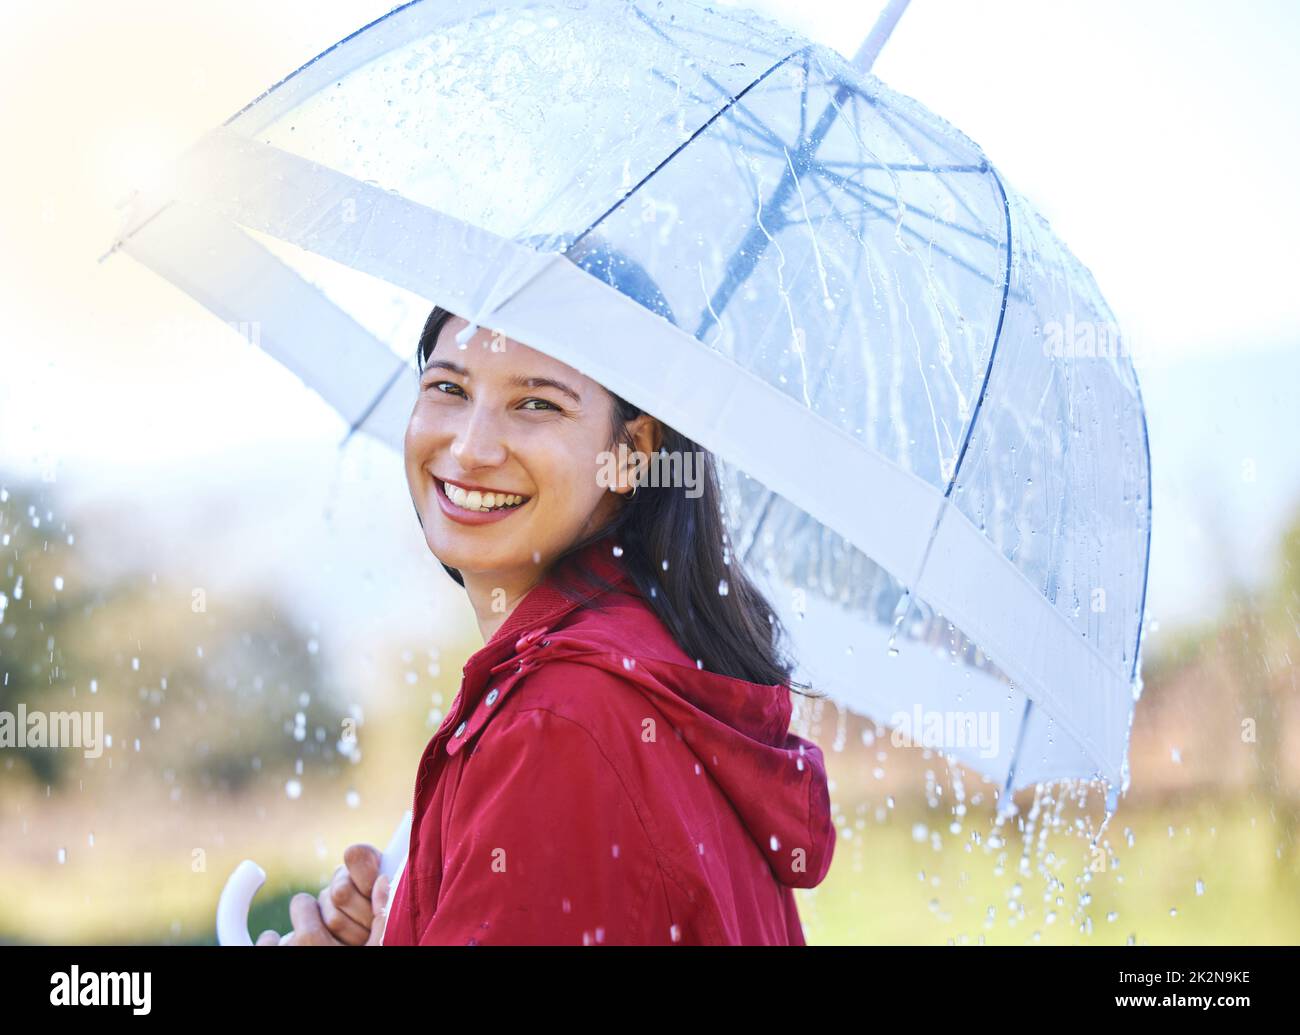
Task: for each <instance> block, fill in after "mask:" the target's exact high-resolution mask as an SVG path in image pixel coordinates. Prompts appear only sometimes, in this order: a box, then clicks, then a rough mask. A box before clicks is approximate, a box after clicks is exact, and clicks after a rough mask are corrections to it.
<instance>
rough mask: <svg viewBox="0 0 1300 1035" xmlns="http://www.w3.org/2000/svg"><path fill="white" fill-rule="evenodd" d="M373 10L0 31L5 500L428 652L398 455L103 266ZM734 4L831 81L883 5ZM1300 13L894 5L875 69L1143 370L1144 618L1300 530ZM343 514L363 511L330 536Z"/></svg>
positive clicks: (87, 15) (426, 614)
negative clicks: (1034, 222) (948, 127)
mask: <svg viewBox="0 0 1300 1035" xmlns="http://www.w3.org/2000/svg"><path fill="white" fill-rule="evenodd" d="M392 6H394V5H393V4H392V3H389V2H382V0H381V2H367V0H310V2H308V0H276V2H275V3H266V2H264V0H258V2H253V0H228V2H225V3H222V4H220V5H216V4H199V3H191V4H176V3H174V2H171V0H168V2H163V0H156V2H145V0H134V2H133V0H122V2H119V3H115V4H113V5H98V4H92V3H90V2H89V0H83V2H79V3H70V2H57V0H56V2H43V3H41V4H32V5H26V6H22V7H16V6H15V7H9V8H7V9H6V12H5V31H4V33H3V34H0V90H3V93H4V96H5V97H6V103H5V105H4V106H3V109H2V110H0V133H2V134H3V135H2V137H0V139H3V140H4V141H5V144H6V148H5V149H6V152H7V157H6V161H5V162H3V163H0V187H2V189H3V196H4V198H5V202H6V203H5V204H4V205H3V206H0V225H2V226H3V233H2V234H0V241H2V242H3V244H2V251H0V306H2V307H3V308H2V310H0V311H3V313H4V324H3V331H2V333H0V371H2V373H0V472H3V471H4V470H11V471H19V472H23V473H27V474H34V475H37V476H39V475H40V474H41V472H46V473H47V474H51V475H52V476H53V477H54V478H55V479H56V481H57V483H58V487H59V488H60V489H61V490H63V491H65V492H67V493H68V494H69V495H70V497H71V498H74V499H77V500H80V501H85V502H95V503H96V505H99V506H104V507H116V508H122V509H123V510H124V512H127V513H133V514H134V520H136V521H137V522H138V525H137V527H138V528H139V541H138V542H135V543H131V544H123V546H124V547H127V548H129V547H134V551H133V550H132V549H123V550H121V551H119V553H120V556H121V558H125V557H127V556H129V555H131V554H132V553H133V552H135V553H138V552H139V551H140V550H147V551H148V553H147V556H148V558H149V560H150V562H151V563H154V564H156V565H159V566H161V565H164V564H170V565H173V566H175V565H182V566H184V565H198V564H200V563H201V555H207V556H209V557H210V558H211V557H218V556H219V557H221V558H223V562H222V564H221V565H220V567H221V568H222V569H223V572H224V575H225V576H226V577H230V576H231V575H232V572H231V571H230V570H229V569H230V565H229V563H227V561H228V559H229V558H230V557H231V556H232V552H231V551H235V552H234V554H233V555H234V556H237V557H238V558H239V559H240V560H242V561H243V562H244V567H245V568H246V569H247V570H246V571H245V572H244V573H243V574H245V575H247V574H249V573H253V574H256V575H257V576H259V577H265V578H270V579H273V580H275V581H276V582H277V583H281V584H283V585H285V586H286V587H288V591H290V592H292V593H294V594H295V595H297V596H299V597H300V598H301V599H303V600H304V601H307V602H308V604H309V605H310V608H312V609H315V610H316V611H319V612H320V619H321V620H322V621H325V622H329V621H331V620H333V621H335V622H336V624H339V626H340V627H346V628H351V629H353V630H355V629H356V628H357V625H356V623H357V621H358V620H359V618H360V617H367V618H369V619H370V620H375V621H388V620H389V618H388V615H387V613H389V612H391V611H392V607H391V606H390V605H391V602H392V601H393V600H400V601H413V600H414V601H422V602H423V606H422V608H415V609H413V610H407V609H405V608H402V609H401V610H402V613H403V614H404V615H406V616H408V617H409V618H411V620H412V621H413V622H414V623H415V625H416V627H420V626H423V627H426V628H427V624H426V623H427V622H429V621H431V620H438V619H437V616H438V615H439V614H441V613H442V612H441V611H439V608H440V607H442V606H443V604H445V601H446V599H447V593H448V592H449V591H455V592H459V591H456V590H455V587H454V586H452V584H451V583H450V582H449V581H448V580H446V579H445V578H443V577H442V575H441V572H440V571H437V570H435V569H434V568H433V566H432V564H431V563H430V558H429V557H428V554H427V551H424V550H423V545H422V540H421V539H420V537H419V531H418V527H417V525H416V522H415V520H414V514H413V512H412V510H411V509H410V500H409V497H408V496H407V493H406V488H405V481H404V475H403V473H402V468H401V464H400V462H399V459H398V458H397V457H396V456H394V455H390V454H385V453H384V452H383V450H382V449H379V448H377V447H374V446H373V444H371V443H369V442H368V441H360V440H358V441H355V442H353V443H351V444H349V446H348V447H347V450H346V451H345V453H344V454H342V455H340V454H339V453H338V452H337V451H336V449H335V444H336V443H337V441H338V440H339V438H340V437H341V436H342V433H343V431H344V429H343V427H342V426H341V423H340V421H339V419H338V417H337V416H336V415H335V414H334V412H333V411H332V410H331V409H329V408H328V407H327V406H325V404H323V403H322V402H321V401H320V400H319V399H318V398H316V397H315V396H314V395H312V394H311V393H309V392H308V391H306V390H305V389H303V388H302V386H301V384H300V383H299V382H298V381H297V380H296V379H295V378H294V377H293V376H292V375H290V374H288V373H287V372H286V371H284V370H283V369H282V368H281V367H279V365H278V364H276V363H275V362H274V361H272V360H271V359H270V358H269V357H267V356H266V355H264V354H263V353H261V352H259V351H258V350H257V349H255V348H253V347H251V346H249V345H248V344H246V343H245V342H243V341H241V340H240V339H239V338H238V337H237V336H236V335H235V334H234V333H233V332H231V331H230V330H228V329H227V328H226V327H225V326H224V325H222V324H221V323H220V322H219V321H217V320H216V319H215V318H213V317H210V316H208V315H207V314H206V313H205V312H204V311H203V310H201V309H199V308H198V307H197V306H196V305H195V304H194V303H193V302H191V301H189V300H188V299H187V298H185V297H184V296H182V295H181V294H180V293H179V292H177V291H176V289H174V288H172V287H171V286H170V285H168V284H166V283H165V282H163V281H162V280H161V279H160V278H157V277H156V276H154V275H153V274H151V273H149V272H148V271H147V270H144V269H143V268H142V267H140V266H138V265H136V264H135V263H134V262H133V261H132V260H131V259H129V258H128V257H125V256H114V257H113V258H112V259H110V260H109V261H107V262H105V263H103V264H98V263H97V262H96V260H97V259H98V257H99V256H100V255H101V254H102V253H103V252H104V251H106V250H107V248H108V247H109V245H110V244H111V242H112V239H113V236H114V234H115V232H116V231H117V229H118V224H119V219H120V212H119V211H118V209H117V208H116V206H117V205H118V203H119V202H121V201H122V200H123V199H124V198H125V196H126V195H127V194H128V193H129V191H130V190H131V189H132V188H133V187H135V186H140V185H147V183H148V182H149V181H150V179H151V178H152V177H154V176H156V175H157V172H158V170H159V169H160V168H161V166H162V164H163V163H164V162H165V161H166V160H167V159H168V158H169V157H171V156H173V155H175V154H176V153H178V152H180V151H181V150H183V149H184V148H185V147H186V146H187V145H188V144H189V143H190V142H192V141H193V140H194V139H195V138H196V137H198V136H199V135H200V134H201V133H203V132H204V131H205V130H207V129H208V128H210V127H212V126H214V125H217V124H219V123H221V122H223V121H224V120H225V119H226V118H228V117H229V116H230V115H231V114H232V113H234V112H235V111H236V110H237V109H239V108H240V107H242V106H243V105H244V104H245V103H246V102H248V101H249V100H251V99H252V98H253V97H254V96H256V95H257V94H259V93H260V92H261V91H262V90H264V89H265V88H266V87H268V86H269V85H271V84H272V83H273V82H275V81H277V80H279V79H280V78H282V77H283V76H284V75H286V74H287V73H288V72H290V71H292V70H293V69H294V68H296V67H297V66H299V65H300V64H302V63H303V62H304V61H306V60H308V59H309V58H311V57H312V56H314V55H315V54H317V53H318V52H320V51H321V50H323V49H325V48H326V47H328V46H330V45H331V44H333V43H334V42H336V41H337V40H338V39H341V38H342V37H343V36H345V35H347V34H348V33H350V32H351V31H353V30H354V29H356V28H357V27H359V26H361V25H362V24H364V23H366V22H368V21H370V20H372V19H374V18H376V17H378V16H379V15H381V14H383V13H385V12H386V11H387V10H389V9H390V8H391V7H392ZM750 6H753V7H754V8H755V9H757V10H760V11H762V12H763V13H765V14H767V15H768V16H770V17H774V18H777V19H778V20H782V21H785V22H787V23H788V24H790V25H791V26H792V27H794V28H797V29H799V30H801V31H803V32H805V33H806V34H807V35H809V36H811V37H812V38H814V39H816V40H819V41H821V42H824V43H827V44H829V45H831V46H834V47H836V48H837V49H838V50H840V51H841V53H843V54H845V55H846V56H851V55H852V54H853V52H854V51H855V50H856V48H857V46H858V44H859V43H860V41H861V40H862V38H863V37H864V36H865V34H866V32H867V30H868V29H869V27H870V25H871V23H872V21H873V20H874V17H875V14H876V12H877V11H878V9H879V5H878V4H877V3H870V2H869V3H864V4H861V5H850V4H844V3H842V2H837V0H798V2H784V0H783V2H777V0H760V2H755V3H753V4H751V5H750ZM1298 12H1300V8H1298V7H1297V6H1296V5H1295V4H1293V3H1288V2H1283V0H1274V2H1267V0H1253V2H1252V3H1251V4H1249V5H1228V4H1222V3H1211V2H1208V0H1201V2H1192V0H1183V2H1172V0H1168V2H1166V0H1129V2H1098V0H1087V2H1083V0H1077V2H1076V0H1052V2H1042V0H1035V2H1030V0H983V2H981V3H978V4H972V3H967V2H958V0H913V2H912V5H911V8H910V9H909V10H908V12H907V13H906V14H905V16H904V18H903V20H902V22H901V24H900V25H899V27H898V29H897V31H896V33H895V35H894V38H893V39H892V40H891V41H890V43H889V44H888V45H887V47H886V48H885V51H884V53H883V55H882V57H881V59H880V61H879V62H878V64H877V66H876V72H877V73H878V74H879V75H880V76H881V77H882V78H883V79H884V80H885V81H886V82H888V83H889V84H890V85H891V86H892V87H894V88H895V89H897V90H900V91H901V92H903V93H906V94H909V95H910V96H912V97H914V98H916V99H917V100H919V101H920V102H921V103H922V104H924V105H925V106H926V107H928V108H930V109H931V110H933V111H935V112H936V113H938V114H940V115H941V116H943V117H944V118H946V119H947V120H948V121H949V122H951V123H953V124H954V125H956V126H957V127H958V128H960V129H961V130H963V131H964V132H965V133H966V134H967V135H968V136H970V137H971V138H972V139H974V140H975V141H976V142H977V143H978V144H980V146H981V147H982V148H983V149H984V150H985V152H986V153H987V154H988V155H989V157H990V158H991V160H992V161H993V162H994V163H995V164H996V165H997V166H998V168H999V169H1000V171H1001V172H1002V173H1003V174H1004V175H1005V176H1006V177H1007V179H1008V180H1009V181H1010V183H1011V184H1012V185H1014V186H1015V187H1016V188H1017V189H1018V190H1020V191H1021V192H1023V193H1024V194H1026V195H1027V196H1028V197H1029V199H1030V200H1031V201H1032V202H1033V203H1034V204H1035V205H1036V206H1037V207H1038V209H1039V211H1040V212H1042V214H1043V215H1044V216H1045V217H1047V219H1048V220H1049V221H1050V222H1051V224H1052V226H1053V228H1054V229H1055V230H1056V231H1057V232H1058V233H1059V234H1060V235H1061V236H1062V238H1063V239H1064V240H1065V241H1066V242H1067V243H1068V244H1069V246H1070V247H1071V249H1072V250H1073V251H1074V252H1075V254H1076V255H1077V256H1078V257H1079V258H1080V259H1081V260H1082V261H1083V262H1084V263H1085V264H1086V265H1087V266H1088V267H1089V268H1090V269H1091V270H1092V271H1093V273H1094V274H1095V276H1096V278H1097V281H1098V284H1099V286H1100V287H1101V289H1102V291H1103V292H1104V293H1105V295H1106V296H1107V299H1108V300H1109V302H1110V303H1111V306H1112V308H1113V309H1114V310H1115V313H1116V315H1117V317H1118V318H1119V320H1120V322H1121V325H1122V326H1123V327H1124V328H1125V331H1126V333H1127V334H1128V335H1129V337H1130V340H1131V341H1132V342H1133V344H1134V346H1135V349H1136V351H1137V359H1136V364H1137V367H1138V372H1139V375H1140V377H1141V380H1142V385H1143V391H1144V394H1145V397H1146V401H1147V406H1148V415H1149V422H1150V432H1151V444H1152V451H1153V455H1154V477H1155V482H1156V489H1155V493H1154V497H1155V510H1156V516H1155V532H1156V541H1155V548H1154V550H1153V556H1152V566H1151V578H1152V583H1151V588H1150V591H1149V594H1148V604H1149V607H1150V610H1151V613H1152V615H1153V617H1154V618H1155V619H1156V620H1158V621H1161V620H1164V621H1168V620H1172V619H1179V620H1181V619H1183V618H1188V617H1194V616H1196V615H1197V614H1199V613H1201V612H1203V611H1204V610H1205V609H1206V608H1208V607H1209V606H1210V605H1211V604H1212V602H1213V601H1214V600H1215V597H1216V593H1217V591H1218V589H1219V588H1220V587H1221V584H1222V582H1223V580H1224V579H1226V578H1228V577H1233V578H1247V579H1254V578H1258V577H1259V576H1260V574H1261V573H1263V572H1264V571H1266V570H1267V568H1268V567H1269V562H1270V557H1269V553H1268V551H1270V550H1271V549H1272V548H1273V545H1274V542H1275V540H1276V534H1277V531H1278V529H1279V527H1280V523H1281V521H1282V520H1283V517H1284V516H1285V515H1286V514H1287V510H1288V508H1291V507H1295V506H1296V505H1297V503H1300V450H1297V448H1296V446H1295V440H1296V437H1297V432H1300V418H1297V416H1296V414H1295V409H1294V399H1295V396H1296V393H1297V386H1300V358H1298V357H1300V291H1297V290H1296V288H1295V285H1294V283H1293V282H1294V280H1295V277H1296V273H1297V265H1298V264H1297V262H1296V260H1295V258H1294V255H1295V251H1294V249H1295V244H1294V242H1295V241H1296V239H1297V236H1298V235H1300V196H1298V195H1297V192H1296V191H1295V190H1294V188H1293V183H1294V180H1295V177H1296V169H1297V168H1298V167H1300V162H1298V161H1297V159H1298V158H1300V155H1298V154H1297V150H1298V148H1300V144H1298V140H1300V135H1298V134H1297V133H1296V131H1295V126H1296V114H1297V113H1296V110H1295V109H1296V103H1297V98H1300V73H1298V72H1297V67H1298V63H1297V62H1296V61H1295V59H1294V55H1295V54H1296V52H1297V49H1300V13H1298ZM1248 474H1249V476H1248ZM2 476H3V475H2V474H0V477H2ZM340 486H343V487H344V491H343V495H347V496H348V498H349V499H351V500H353V503H352V504H350V505H344V506H341V507H338V508H336V509H335V510H332V511H329V516H328V518H327V517H326V512H327V511H328V510H329V506H330V503H329V501H330V499H335V500H337V499H338V498H339V493H340ZM358 486H360V488H358ZM349 494H351V495H349ZM356 500H361V501H364V504H365V505H364V506H361V505H356V503H355V501H356ZM218 541H220V542H224V543H225V544H226V545H225V546H224V547H222V548H220V549H219V548H218ZM231 544H238V545H237V546H232V545H231ZM412 560H419V561H420V563H418V564H411V563H406V562H409V561H412ZM213 563H214V564H215V562H213ZM236 567H237V566H236ZM195 577H196V578H197V577H199V576H198V575H196V576H195ZM376 578H377V579H378V580H379V584H378V586H377V587H376V586H375V585H374V580H375V579H376ZM357 580H366V582H367V585H368V587H369V588H368V590H367V592H366V593H358V592H357V588H358V586H359V582H358V581H357ZM353 598H356V599H353ZM344 601H347V603H344ZM331 616H332V617H331ZM340 616H341V617H340ZM464 618H465V614H464V611H463V609H462V611H461V612H460V613H459V615H458V620H462V621H463V620H464Z"/></svg>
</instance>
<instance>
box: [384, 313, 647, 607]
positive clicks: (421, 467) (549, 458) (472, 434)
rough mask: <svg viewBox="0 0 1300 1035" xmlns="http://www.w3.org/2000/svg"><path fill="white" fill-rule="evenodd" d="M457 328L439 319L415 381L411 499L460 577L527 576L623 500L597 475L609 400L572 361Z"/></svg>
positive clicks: (409, 443)
mask: <svg viewBox="0 0 1300 1035" xmlns="http://www.w3.org/2000/svg"><path fill="white" fill-rule="evenodd" d="M465 325H466V321H465V320H463V319H461V318H460V317H458V316H453V317H450V318H449V319H448V320H447V321H446V322H445V323H444V324H443V326H442V329H441V331H440V333H439V335H438V341H437V344H436V345H435V347H434V349H433V352H432V353H431V354H430V356H429V362H428V363H427V364H426V365H425V368H424V372H423V374H422V376H421V378H420V386H419V395H418V397H417V399H416V403H415V408H414V409H413V410H412V412H411V420H410V423H409V424H408V425H407V428H406V442H405V456H406V478H407V482H408V484H409V485H410V489H411V498H412V500H413V501H414V503H415V507H416V511H417V512H418V513H419V516H420V523H421V524H422V525H423V527H424V538H425V541H426V542H427V543H428V544H429V549H430V550H431V551H432V552H433V554H434V556H435V557H437V558H438V560H440V561H442V562H443V563H444V564H448V565H450V566H451V567H453V568H456V569H458V570H459V571H460V572H461V573H462V575H463V576H465V575H474V574H479V575H483V576H491V575H499V576H500V578H501V584H503V585H507V584H509V582H510V581H511V580H512V579H523V580H524V581H531V579H530V576H531V577H533V578H535V577H536V575H537V574H538V573H539V572H540V571H543V570H545V568H546V567H549V565H550V563H551V561H553V560H554V559H555V558H556V557H558V556H559V555H560V554H561V553H563V552H564V551H565V550H566V549H567V548H568V547H569V546H570V545H572V543H574V542H575V541H576V540H577V539H579V538H581V537H582V536H585V535H586V534H587V533H588V532H591V531H594V530H595V529H597V528H600V527H603V526H604V524H605V523H606V522H607V521H608V520H609V519H610V518H612V517H613V516H614V514H615V512H616V508H617V507H618V506H620V505H622V500H621V499H620V498H619V497H618V496H617V495H616V494H615V493H614V492H611V491H610V490H609V488H607V487H605V486H604V485H602V484H601V483H600V482H599V481H598V479H597V473H598V469H599V467H600V462H599V459H598V457H599V454H600V453H601V452H602V451H604V450H608V449H610V448H611V442H610V438H611V428H612V424H611V420H612V417H613V406H614V401H613V399H612V398H611V397H610V396H609V394H608V393H607V392H606V391H605V389H604V388H603V387H602V386H601V385H599V384H598V383H597V382H595V381H593V380H591V379H590V378H588V377H585V376H584V375H582V374H580V373H579V372H578V371H576V370H574V369H573V368H572V367H569V366H566V365H565V364H563V363H561V362H559V361H558V360H555V359H552V358H551V357H549V356H547V355H544V354H543V353H541V352H538V351H536V350H534V349H531V348H529V347H528V346H526V345H524V344H522V343H520V342H517V341H515V340H514V339H512V338H506V337H503V336H497V337H496V338H495V341H494V338H493V333H492V332H491V331H490V330H488V329H485V328H480V329H479V330H478V331H476V332H475V334H474V336H473V337H472V338H470V339H469V341H468V342H467V345H466V347H465V348H463V349H462V348H460V347H459V346H458V345H457V343H456V341H455V335H456V334H457V332H458V331H460V330H461V329H462V328H463V327H465ZM462 491H464V492H465V493H467V495H462ZM489 492H490V493H491V496H490V499H489V498H485V497H487V495H488V493H489ZM513 497H519V498H520V499H519V500H515V499H514V498H513ZM489 502H490V503H491V504H492V505H493V507H494V509H492V510H484V509H482V508H484V507H485V506H486V505H487V504H488V503H489ZM503 504H506V506H504V507H503V506H502V505H503Z"/></svg>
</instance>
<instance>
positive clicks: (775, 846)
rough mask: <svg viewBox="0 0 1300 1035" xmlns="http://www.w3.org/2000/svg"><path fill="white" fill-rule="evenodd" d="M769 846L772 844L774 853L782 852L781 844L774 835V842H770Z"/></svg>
mask: <svg viewBox="0 0 1300 1035" xmlns="http://www.w3.org/2000/svg"><path fill="white" fill-rule="evenodd" d="M769 844H771V846H772V851H774V852H777V851H780V849H781V842H780V841H778V840H777V838H776V835H775V834H773V835H772V840H771V841H770V842H769Z"/></svg>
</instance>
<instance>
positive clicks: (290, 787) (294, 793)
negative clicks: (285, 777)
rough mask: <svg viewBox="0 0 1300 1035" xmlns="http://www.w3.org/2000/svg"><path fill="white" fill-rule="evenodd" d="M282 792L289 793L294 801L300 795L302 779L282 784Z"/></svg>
mask: <svg viewBox="0 0 1300 1035" xmlns="http://www.w3.org/2000/svg"><path fill="white" fill-rule="evenodd" d="M284 793H285V794H287V795H289V797H290V798H292V799H293V800H294V801H297V800H298V799H299V798H301V797H302V781H301V780H290V781H289V782H288V783H286V784H285V785H284Z"/></svg>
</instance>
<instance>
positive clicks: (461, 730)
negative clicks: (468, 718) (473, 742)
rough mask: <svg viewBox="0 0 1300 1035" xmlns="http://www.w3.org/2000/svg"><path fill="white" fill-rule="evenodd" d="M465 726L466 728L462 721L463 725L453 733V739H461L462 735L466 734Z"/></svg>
mask: <svg viewBox="0 0 1300 1035" xmlns="http://www.w3.org/2000/svg"><path fill="white" fill-rule="evenodd" d="M465 726H466V723H465V722H463V721H462V722H461V724H460V725H459V726H457V727H456V732H455V733H453V734H452V736H453V737H459V736H460V735H461V734H462V733H464V732H465Z"/></svg>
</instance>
